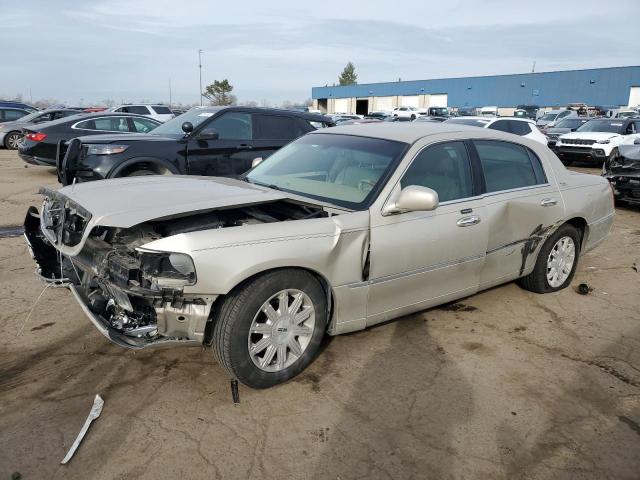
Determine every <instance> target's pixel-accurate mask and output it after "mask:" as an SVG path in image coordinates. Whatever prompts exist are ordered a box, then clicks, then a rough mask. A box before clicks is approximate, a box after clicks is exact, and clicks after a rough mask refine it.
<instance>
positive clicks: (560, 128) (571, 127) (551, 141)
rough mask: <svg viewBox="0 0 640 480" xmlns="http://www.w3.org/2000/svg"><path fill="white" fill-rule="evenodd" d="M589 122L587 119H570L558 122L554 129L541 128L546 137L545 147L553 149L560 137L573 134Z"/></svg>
mask: <svg viewBox="0 0 640 480" xmlns="http://www.w3.org/2000/svg"><path fill="white" fill-rule="evenodd" d="M589 120H591V119H590V118H588V117H571V118H565V119H563V120H560V121H559V122H558V123H557V124H556V126H555V127H551V128H547V127H545V128H543V129H542V133H544V134H545V135H546V136H547V146H548V147H549V148H554V147H555V146H556V142H557V141H558V138H559V137H560V135H564V134H565V133H569V132H575V131H576V130H577V129H578V128H580V127H581V126H582V125H584V124H585V123H587V122H588V121H589Z"/></svg>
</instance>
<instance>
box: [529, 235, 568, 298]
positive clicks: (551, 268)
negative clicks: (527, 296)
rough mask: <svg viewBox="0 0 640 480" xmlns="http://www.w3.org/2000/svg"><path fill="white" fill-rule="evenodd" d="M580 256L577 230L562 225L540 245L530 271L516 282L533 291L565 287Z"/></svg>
mask: <svg viewBox="0 0 640 480" xmlns="http://www.w3.org/2000/svg"><path fill="white" fill-rule="evenodd" d="M579 256H580V232H578V230H577V229H576V228H575V227H574V226H573V225H569V224H564V225H562V226H561V227H560V228H558V230H556V231H555V233H554V234H553V235H551V236H550V237H549V238H548V239H547V241H546V242H545V243H544V245H542V248H541V249H540V253H539V254H538V259H537V261H536V265H535V267H534V269H533V271H532V272H531V273H530V274H529V275H527V276H526V277H523V278H521V279H520V280H519V281H518V283H519V284H520V286H521V287H522V288H524V289H525V290H529V291H531V292H536V293H547V292H555V291H557V290H561V289H563V288H566V287H567V286H568V285H569V284H570V283H571V280H572V279H573V276H574V275H575V272H576V267H577V266H578V257H579Z"/></svg>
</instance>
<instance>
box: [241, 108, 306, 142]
mask: <svg viewBox="0 0 640 480" xmlns="http://www.w3.org/2000/svg"><path fill="white" fill-rule="evenodd" d="M253 120H254V129H255V131H254V136H253V138H254V139H255V140H293V139H294V138H298V137H299V136H301V135H304V134H305V133H307V132H306V131H305V130H303V129H302V128H301V126H300V124H299V123H298V122H296V119H295V118H292V117H287V116H284V115H264V114H262V113H257V114H254V115H253Z"/></svg>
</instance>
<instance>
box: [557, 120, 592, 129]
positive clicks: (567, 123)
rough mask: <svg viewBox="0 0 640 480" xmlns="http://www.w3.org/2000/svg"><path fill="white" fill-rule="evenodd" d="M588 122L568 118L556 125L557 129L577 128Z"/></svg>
mask: <svg viewBox="0 0 640 480" xmlns="http://www.w3.org/2000/svg"><path fill="white" fill-rule="evenodd" d="M586 122H587V121H586V120H580V119H576V118H571V119H569V118H567V119H565V120H560V121H559V122H558V123H557V124H556V127H557V128H576V127H579V126H580V125H582V124H583V123H586Z"/></svg>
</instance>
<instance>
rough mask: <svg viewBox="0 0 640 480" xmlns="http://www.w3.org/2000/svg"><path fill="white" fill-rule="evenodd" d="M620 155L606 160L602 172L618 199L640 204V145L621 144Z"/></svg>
mask: <svg viewBox="0 0 640 480" xmlns="http://www.w3.org/2000/svg"><path fill="white" fill-rule="evenodd" d="M618 153H619V155H618V156H616V157H615V158H613V159H611V161H607V162H605V164H604V166H603V169H602V172H603V173H602V174H603V176H604V177H605V178H606V179H607V180H609V182H610V183H611V186H612V187H613V194H614V196H615V198H616V200H619V201H624V202H627V203H631V204H636V205H640V145H636V144H630V145H620V146H619V147H618Z"/></svg>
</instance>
